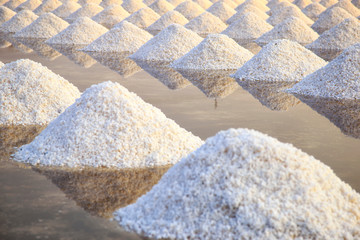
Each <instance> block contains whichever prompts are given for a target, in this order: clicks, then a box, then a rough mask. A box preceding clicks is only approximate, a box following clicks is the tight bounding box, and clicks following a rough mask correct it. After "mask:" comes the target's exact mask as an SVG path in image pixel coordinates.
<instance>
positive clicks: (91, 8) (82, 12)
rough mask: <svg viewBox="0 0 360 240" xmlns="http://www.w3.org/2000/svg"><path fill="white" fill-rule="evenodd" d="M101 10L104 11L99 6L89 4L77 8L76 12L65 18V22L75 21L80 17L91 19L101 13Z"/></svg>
mask: <svg viewBox="0 0 360 240" xmlns="http://www.w3.org/2000/svg"><path fill="white" fill-rule="evenodd" d="M102 10H104V9H103V8H102V7H100V6H99V5H97V4H95V3H89V4H86V5H84V6H82V7H81V8H79V9H78V10H76V11H75V12H73V13H72V14H70V15H69V16H68V17H67V18H66V20H67V21H69V22H73V21H75V20H76V19H78V18H81V17H88V18H92V17H94V16H95V15H96V14H98V13H99V12H101V11H102Z"/></svg>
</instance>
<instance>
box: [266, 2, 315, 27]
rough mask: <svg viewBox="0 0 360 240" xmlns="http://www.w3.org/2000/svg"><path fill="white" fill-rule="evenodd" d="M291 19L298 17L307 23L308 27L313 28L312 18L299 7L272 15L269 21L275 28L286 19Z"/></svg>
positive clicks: (290, 7) (285, 9)
mask: <svg viewBox="0 0 360 240" xmlns="http://www.w3.org/2000/svg"><path fill="white" fill-rule="evenodd" d="M289 17H297V18H300V19H301V20H302V21H303V22H305V23H306V24H307V25H309V26H311V25H312V24H313V23H314V22H313V20H311V19H310V18H308V17H307V16H306V15H305V14H304V13H303V12H302V11H301V10H300V9H299V8H298V7H296V6H295V5H294V6H289V7H286V8H284V9H282V11H281V12H279V13H276V14H273V15H271V17H269V19H268V20H267V21H268V23H270V24H271V25H273V26H275V25H277V24H279V23H281V22H282V21H284V20H285V19H286V18H289Z"/></svg>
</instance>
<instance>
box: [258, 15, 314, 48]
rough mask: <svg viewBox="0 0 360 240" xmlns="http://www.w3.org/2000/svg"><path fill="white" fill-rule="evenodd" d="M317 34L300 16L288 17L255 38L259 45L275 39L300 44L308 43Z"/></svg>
mask: <svg viewBox="0 0 360 240" xmlns="http://www.w3.org/2000/svg"><path fill="white" fill-rule="evenodd" d="M318 37H319V35H318V34H317V33H316V32H314V30H312V29H311V28H310V27H309V26H308V25H306V24H305V23H304V22H303V21H302V20H301V19H300V18H297V17H289V18H287V19H285V20H284V21H283V22H281V23H280V24H278V25H276V26H275V27H274V28H273V29H272V30H270V31H269V32H267V33H264V34H263V35H262V36H261V37H259V38H258V39H257V40H256V43H258V44H259V45H265V44H267V43H269V42H271V41H272V40H276V39H289V40H291V41H294V42H298V43H300V44H303V45H305V44H309V43H311V42H313V41H315V40H316V39H317V38H318Z"/></svg>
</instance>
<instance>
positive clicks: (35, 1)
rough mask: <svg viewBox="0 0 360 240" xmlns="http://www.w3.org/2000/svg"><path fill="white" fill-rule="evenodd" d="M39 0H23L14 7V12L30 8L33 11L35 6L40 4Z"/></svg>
mask: <svg viewBox="0 0 360 240" xmlns="http://www.w3.org/2000/svg"><path fill="white" fill-rule="evenodd" d="M41 3H42V2H41V0H27V1H26V2H23V3H22V4H20V5H19V6H17V7H16V8H15V11H16V12H20V11H21V10H30V11H33V10H35V9H36V8H37V7H39V6H40V5H41Z"/></svg>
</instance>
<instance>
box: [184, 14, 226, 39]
mask: <svg viewBox="0 0 360 240" xmlns="http://www.w3.org/2000/svg"><path fill="white" fill-rule="evenodd" d="M185 27H186V28H188V29H190V30H192V31H194V32H196V33H197V34H199V35H200V36H206V35H208V34H210V33H220V32H222V31H224V30H225V29H226V27H227V25H226V24H225V23H223V21H221V19H220V18H218V17H216V16H214V15H212V14H211V13H209V12H208V11H205V12H204V13H202V14H200V15H199V16H197V17H196V18H194V19H192V20H191V21H190V22H188V23H187V24H186V25H185Z"/></svg>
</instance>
